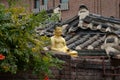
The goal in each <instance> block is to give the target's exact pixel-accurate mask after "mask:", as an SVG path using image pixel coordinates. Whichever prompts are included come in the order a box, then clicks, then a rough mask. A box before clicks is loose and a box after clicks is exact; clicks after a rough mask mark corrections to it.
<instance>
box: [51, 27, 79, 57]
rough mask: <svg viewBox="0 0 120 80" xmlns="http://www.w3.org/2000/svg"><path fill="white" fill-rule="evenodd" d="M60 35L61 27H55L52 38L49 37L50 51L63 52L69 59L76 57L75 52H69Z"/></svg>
mask: <svg viewBox="0 0 120 80" xmlns="http://www.w3.org/2000/svg"><path fill="white" fill-rule="evenodd" d="M61 35H62V27H56V28H55V30H54V36H52V37H51V50H53V51H58V52H63V53H65V54H68V55H70V56H71V57H78V53H77V51H73V50H70V49H69V48H68V47H67V45H66V41H65V39H64V38H63V37H62V36H61Z"/></svg>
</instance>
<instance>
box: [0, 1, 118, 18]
mask: <svg viewBox="0 0 120 80" xmlns="http://www.w3.org/2000/svg"><path fill="white" fill-rule="evenodd" d="M23 1H24V2H23V4H28V5H27V7H28V10H30V11H34V10H33V9H35V10H36V11H39V10H42V9H45V10H47V9H53V8H55V7H56V6H57V5H59V4H61V6H62V7H61V8H62V18H63V20H66V19H69V18H71V17H73V16H75V15H77V13H78V8H79V6H80V5H81V4H85V5H86V6H87V7H88V9H89V11H90V12H91V13H95V14H99V15H102V16H106V17H110V16H114V17H115V18H120V0H23ZM0 2H1V3H4V4H5V5H6V6H7V7H8V3H7V2H6V0H0Z"/></svg>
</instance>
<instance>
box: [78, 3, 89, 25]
mask: <svg viewBox="0 0 120 80" xmlns="http://www.w3.org/2000/svg"><path fill="white" fill-rule="evenodd" d="M88 15H89V11H88V8H87V7H86V6H85V5H80V7H79V11H78V16H79V24H78V27H82V26H83V25H82V24H83V19H84V18H85V17H86V16H88Z"/></svg>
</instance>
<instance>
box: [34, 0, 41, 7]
mask: <svg viewBox="0 0 120 80" xmlns="http://www.w3.org/2000/svg"><path fill="white" fill-rule="evenodd" d="M39 7H40V0H34V8H39Z"/></svg>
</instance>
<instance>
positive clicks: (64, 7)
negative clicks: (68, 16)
mask: <svg viewBox="0 0 120 80" xmlns="http://www.w3.org/2000/svg"><path fill="white" fill-rule="evenodd" d="M60 3H61V4H60V5H61V10H68V0H60Z"/></svg>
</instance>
